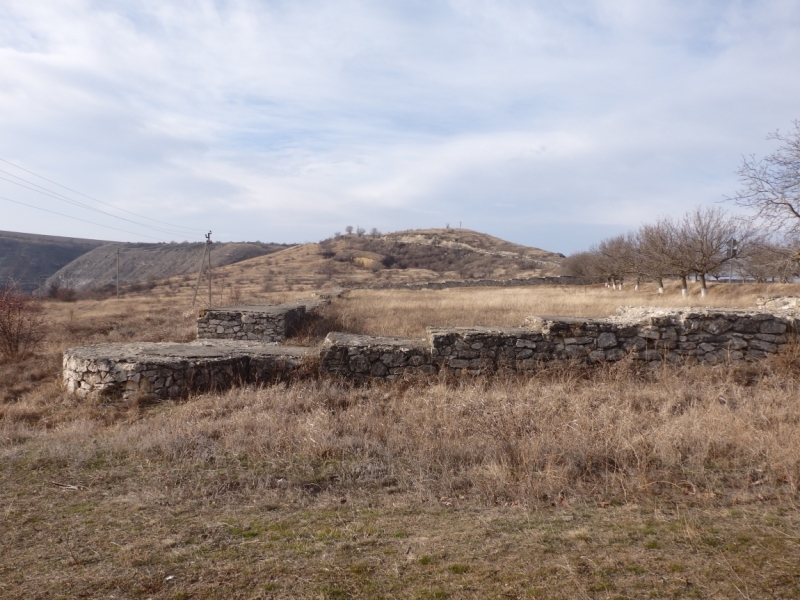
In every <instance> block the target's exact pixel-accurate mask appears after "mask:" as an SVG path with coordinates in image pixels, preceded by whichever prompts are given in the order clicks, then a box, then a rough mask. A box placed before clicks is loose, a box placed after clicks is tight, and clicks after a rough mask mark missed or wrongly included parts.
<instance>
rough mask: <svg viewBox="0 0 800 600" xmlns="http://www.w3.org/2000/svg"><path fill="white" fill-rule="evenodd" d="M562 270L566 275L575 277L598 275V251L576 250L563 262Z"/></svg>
mask: <svg viewBox="0 0 800 600" xmlns="http://www.w3.org/2000/svg"><path fill="white" fill-rule="evenodd" d="M561 270H562V271H563V272H564V274H565V275H572V276H574V277H598V276H600V275H601V274H600V271H599V269H598V268H597V253H596V252H576V253H574V254H570V255H569V256H568V257H567V258H565V259H564V260H563V261H562V263H561Z"/></svg>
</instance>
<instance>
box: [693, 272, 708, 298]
mask: <svg viewBox="0 0 800 600" xmlns="http://www.w3.org/2000/svg"><path fill="white" fill-rule="evenodd" d="M695 277H697V275H695ZM706 294H708V287H706V274H705V273H700V296H701V297H703V298H705V297H706Z"/></svg>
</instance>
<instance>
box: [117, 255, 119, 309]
mask: <svg viewBox="0 0 800 600" xmlns="http://www.w3.org/2000/svg"><path fill="white" fill-rule="evenodd" d="M117 300H119V248H117Z"/></svg>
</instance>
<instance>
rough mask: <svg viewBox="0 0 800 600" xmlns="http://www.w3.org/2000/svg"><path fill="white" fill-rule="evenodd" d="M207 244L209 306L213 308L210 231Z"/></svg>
mask: <svg viewBox="0 0 800 600" xmlns="http://www.w3.org/2000/svg"><path fill="white" fill-rule="evenodd" d="M206 237H207V241H206V244H207V245H208V307H209V308H211V232H210V231H209V232H208V236H206Z"/></svg>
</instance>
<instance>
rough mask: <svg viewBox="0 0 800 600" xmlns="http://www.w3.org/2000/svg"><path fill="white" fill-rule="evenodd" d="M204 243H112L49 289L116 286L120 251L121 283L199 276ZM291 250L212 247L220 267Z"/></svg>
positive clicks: (61, 274) (57, 277)
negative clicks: (195, 274)
mask: <svg viewBox="0 0 800 600" xmlns="http://www.w3.org/2000/svg"><path fill="white" fill-rule="evenodd" d="M203 246H204V243H203V242H195V243H189V242H184V243H180V244H145V243H141V244H125V243H111V244H106V245H103V246H100V247H99V248H94V249H92V250H90V251H89V252H86V253H85V254H83V255H81V256H79V257H78V258H76V259H75V260H73V261H72V262H70V263H69V264H67V265H65V266H64V267H63V268H61V269H60V270H59V271H58V272H56V273H55V274H54V275H53V276H52V277H50V278H49V279H48V280H47V285H48V286H60V287H69V288H72V289H74V290H76V291H83V290H87V289H97V288H102V287H104V286H111V285H114V284H115V283H116V277H117V250H119V251H120V258H119V275H120V282H122V283H135V282H146V281H155V280H157V279H166V278H168V277H173V276H177V275H184V274H187V273H193V272H197V269H198V267H199V266H200V260H201V259H202V256H203ZM289 247H291V245H290V244H264V243H261V242H228V243H215V244H212V252H211V260H212V266H214V267H220V266H225V265H230V264H232V263H236V262H239V261H243V260H247V259H251V258H254V257H257V256H263V255H265V254H271V253H273V252H276V251H279V250H285V249H286V248H289Z"/></svg>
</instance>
